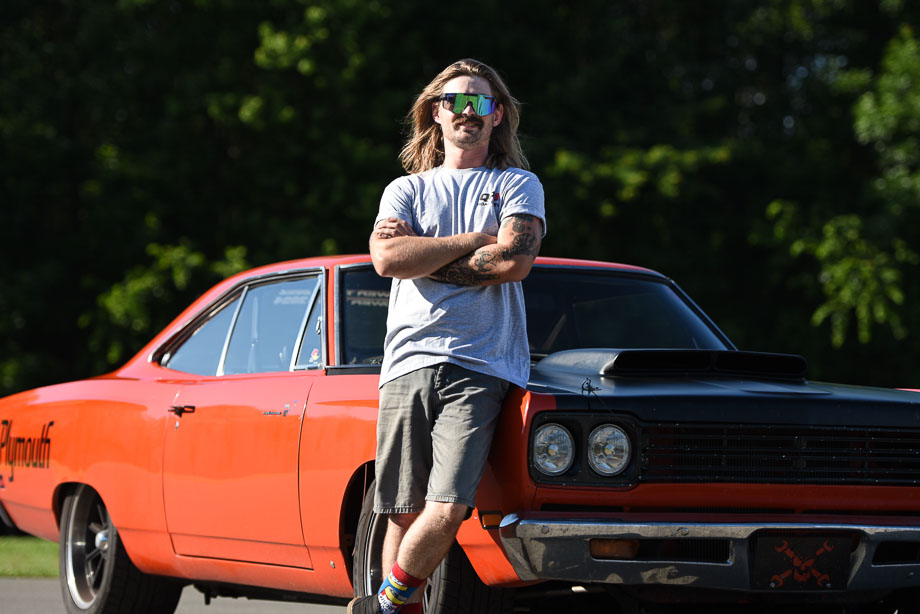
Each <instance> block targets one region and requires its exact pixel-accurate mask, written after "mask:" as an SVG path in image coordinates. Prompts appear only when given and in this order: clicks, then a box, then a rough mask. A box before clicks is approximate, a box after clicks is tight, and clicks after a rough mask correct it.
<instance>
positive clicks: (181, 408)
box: [169, 405, 195, 418]
mask: <svg viewBox="0 0 920 614" xmlns="http://www.w3.org/2000/svg"><path fill="white" fill-rule="evenodd" d="M169 411H170V412H172V413H174V414H176V416H178V417H179V418H181V417H182V414H194V413H195V406H194V405H173V406H172V407H170V408H169Z"/></svg>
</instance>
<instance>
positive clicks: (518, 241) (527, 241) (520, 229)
mask: <svg viewBox="0 0 920 614" xmlns="http://www.w3.org/2000/svg"><path fill="white" fill-rule="evenodd" d="M509 221H510V223H511V230H512V231H513V232H514V233H515V234H514V238H513V239H512V240H511V247H508V248H505V249H504V250H502V254H501V255H502V258H503V259H504V260H511V258H513V257H514V256H518V255H524V256H530V257H531V258H536V257H537V252H539V251H540V233H539V230H538V229H536V228H534V224H539V223H540V221H539V219H538V218H537V217H536V216H533V215H524V214H519V215H512V216H511V218H510V220H509ZM507 223H508V221H506V222H505V224H507Z"/></svg>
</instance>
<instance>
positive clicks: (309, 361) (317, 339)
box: [296, 285, 324, 369]
mask: <svg viewBox="0 0 920 614" xmlns="http://www.w3.org/2000/svg"><path fill="white" fill-rule="evenodd" d="M312 303H313V306H312V307H311V309H310V315H308V316H307V324H306V326H305V327H304V332H303V340H302V341H301V343H300V353H299V354H298V356H297V365H296V366H297V368H299V369H312V368H316V367H321V366H323V364H324V356H323V300H322V296H321V295H320V292H319V286H318V285H317V286H316V291H315V292H314V296H313V298H312Z"/></svg>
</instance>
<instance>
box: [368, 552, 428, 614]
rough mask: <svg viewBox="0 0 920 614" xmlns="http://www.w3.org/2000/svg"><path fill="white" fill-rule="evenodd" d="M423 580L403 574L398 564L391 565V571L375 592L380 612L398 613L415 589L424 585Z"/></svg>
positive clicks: (387, 613) (385, 613) (384, 613)
mask: <svg viewBox="0 0 920 614" xmlns="http://www.w3.org/2000/svg"><path fill="white" fill-rule="evenodd" d="M424 582H425V578H416V577H414V576H410V575H409V574H407V573H406V572H404V571H403V570H402V569H401V568H400V567H399V563H393V569H391V570H390V573H389V574H388V575H387V577H386V579H385V580H384V581H383V584H381V585H380V590H379V591H377V601H379V602H380V611H381V612H383V614H394V613H395V612H398V611H399V608H401V607H402V606H403V604H405V603H406V602H407V601H408V600H409V597H411V596H412V593H414V592H415V589H417V588H418V587H420V586H421V585H422V584H424Z"/></svg>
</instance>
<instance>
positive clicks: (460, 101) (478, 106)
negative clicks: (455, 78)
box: [438, 94, 495, 115]
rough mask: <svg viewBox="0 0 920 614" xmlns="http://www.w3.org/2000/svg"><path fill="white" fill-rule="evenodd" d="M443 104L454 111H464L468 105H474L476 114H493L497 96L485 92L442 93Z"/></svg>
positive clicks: (445, 107) (440, 98)
mask: <svg viewBox="0 0 920 614" xmlns="http://www.w3.org/2000/svg"><path fill="white" fill-rule="evenodd" d="M438 100H440V101H441V106H442V107H443V108H444V109H446V110H448V111H452V112H454V113H457V114H459V113H463V110H464V109H466V105H468V104H471V105H473V113H475V114H476V115H491V114H492V112H493V111H495V96H486V95H485V94H441V96H440V97H439V98H438Z"/></svg>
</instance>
